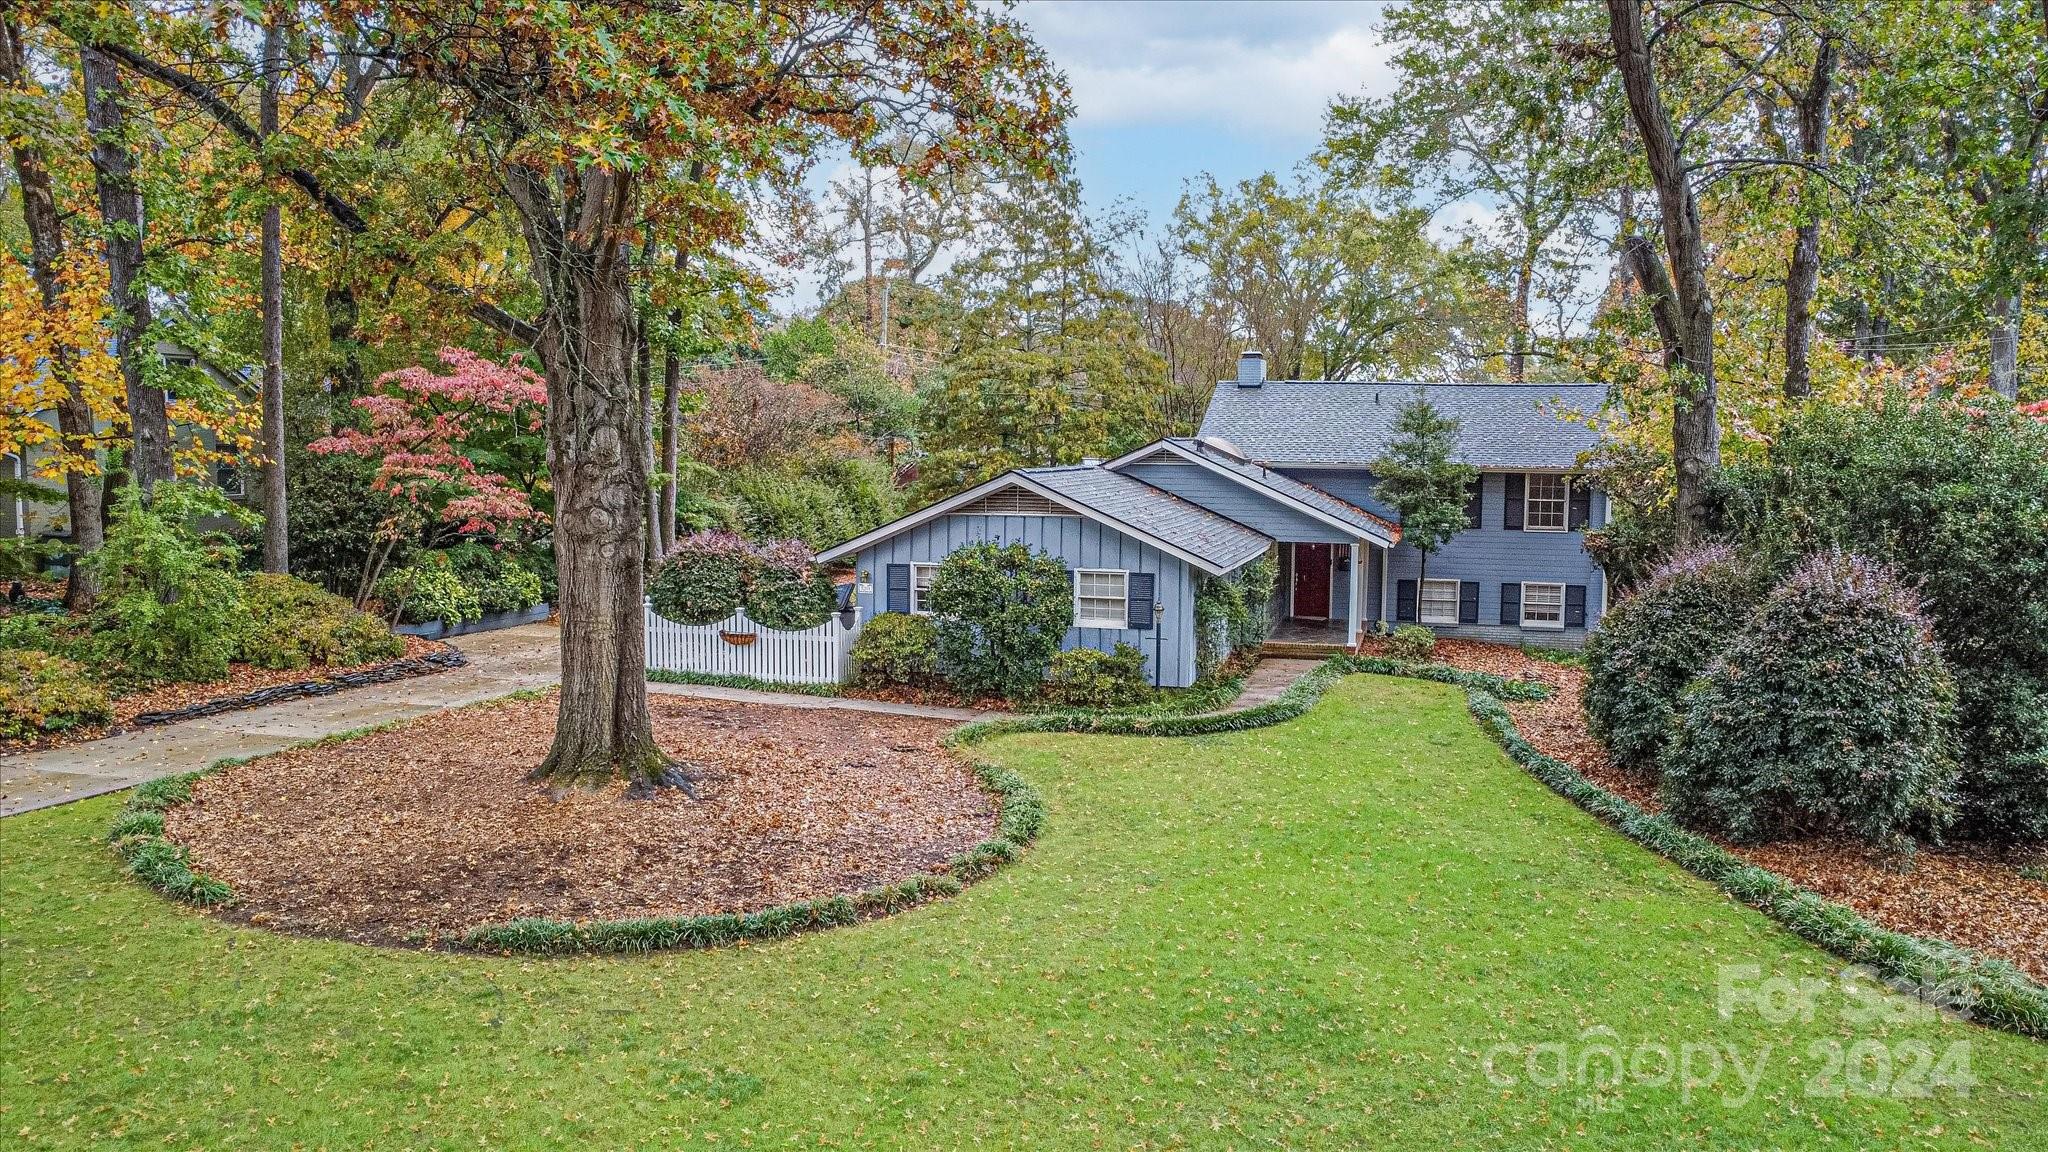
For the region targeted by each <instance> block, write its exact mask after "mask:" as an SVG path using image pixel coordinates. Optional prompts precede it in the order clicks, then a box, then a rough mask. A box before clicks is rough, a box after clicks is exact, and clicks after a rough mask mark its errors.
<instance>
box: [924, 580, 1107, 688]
mask: <svg viewBox="0 0 2048 1152" xmlns="http://www.w3.org/2000/svg"><path fill="white" fill-rule="evenodd" d="M928 602H929V603H930V605H931V610H932V615H933V616H935V617H937V618H938V623H939V668H940V669H941V670H942V671H943V672H944V673H945V674H946V677H947V678H948V679H950V680H951V681H953V683H954V684H956V685H958V686H959V687H960V688H962V689H963V690H965V691H967V692H969V693H971V694H974V695H996V696H1006V697H1009V698H1010V699H1012V700H1025V699H1029V698H1030V697H1032V696H1035V695H1037V693H1038V689H1039V685H1040V684H1041V683H1042V682H1043V681H1044V680H1045V669H1046V665H1048V664H1050V663H1052V658H1053V657H1054V656H1055V655H1057V654H1058V653H1059V650H1060V641H1061V640H1063V639H1065V638H1066V635H1067V629H1068V628H1069V627H1070V626H1071V625H1072V624H1073V622H1074V590H1073V586H1072V585H1071V584H1070V583H1069V581H1068V577H1067V570H1066V568H1065V567H1064V566H1063V565H1061V564H1060V562H1059V561H1058V560H1055V559H1053V558H1052V557H1051V556H1047V555H1045V554H1043V553H1037V552H1033V551H1032V550H1031V549H1030V548H1029V547H1027V546H1026V545H1024V544H996V543H993V542H991V541H983V542H981V543H978V544H969V545H967V546H966V547H964V548H959V549H956V550H955V551H954V552H953V553H952V554H951V555H949V556H947V557H946V559H945V560H944V561H943V562H941V563H940V564H939V570H938V572H937V573H935V574H934V575H933V576H932V588H931V594H930V597H929V601H928Z"/></svg>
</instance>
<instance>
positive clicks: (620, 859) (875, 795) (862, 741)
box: [166, 696, 997, 944]
mask: <svg viewBox="0 0 2048 1152" xmlns="http://www.w3.org/2000/svg"><path fill="white" fill-rule="evenodd" d="M650 707H651V708H652V710H653V713H654V730H655V738H656V740H657V741H658V742H659V743H660V745H661V747H662V748H663V749H664V750H665V751H666V752H667V753H668V754H669V755H670V756H672V757H675V758H677V759H678V760H682V761H686V762H687V763H688V764H689V765H690V766H691V767H692V769H693V770H694V771H696V772H697V773H699V775H700V776H701V779H700V782H699V784H698V787H697V791H698V799H696V800H692V799H690V798H688V797H687V796H685V795H683V794H682V793H681V792H679V791H675V790H669V789H663V790H661V791H660V792H658V793H657V794H656V795H655V796H653V797H652V798H646V799H628V798H626V797H625V795H624V789H623V787H621V786H619V785H613V786H611V787H610V788H607V789H604V790H601V791H589V792H569V793H567V794H565V795H563V796H561V797H560V798H559V799H557V798H551V797H550V795H549V792H548V789H547V788H546V787H544V786H542V785H537V784H534V783H531V782H529V781H528V780H527V779H526V773H527V772H528V771H530V770H531V769H532V768H533V767H534V766H535V765H536V764H538V763H539V762H540V759H541V757H542V755H543V754H544V753H545V752H546V751H547V748H548V745H549V742H550V740H551V739H552V738H553V733H554V721H555V700H554V698H553V696H549V697H546V698H541V699H533V700H514V701H506V702H502V703H498V704H494V705H490V706H486V707H481V708H472V709H464V710H459V711H454V712H446V713H441V714H437V715H434V716H430V717H423V718H421V719H419V720H416V721H413V722H412V723H410V724H407V725H405V726H403V727H400V728H396V729H392V730H390V731H386V732H380V733H375V734H372V735H370V736H366V737H363V738H360V739H357V740H351V741H347V742H345V743H340V744H331V745H326V746H324V747H314V748H303V749H299V750H297V751H293V752H286V753H282V754H280V755H277V756H272V757H267V758H265V759H262V760H257V761H253V762H251V763H250V764H247V765H243V766H239V767H234V768H228V769H225V770H223V771H221V772H219V773H216V774H215V775H212V776H209V777H207V778H205V779H204V780H202V781H200V783H199V785H198V787H197V788H196V789H195V792H194V798H193V800H192V802H190V803H188V804H184V805H181V806H180V807H178V808H176V809H173V810H172V812H171V813H170V816H169V819H168V820H167V822H166V823H167V829H166V831H167V833H168V835H169V836H170V837H171V838H172V839H174V840H176V841H178V842H179V843H182V844H185V845H186V846H188V847H189V848H191V849H192V853H193V856H194V858H195V862H196V864H197V866H198V867H199V868H200V869H201V870H202V871H204V872H206V873H207V874H209V875H212V876H215V877H217V878H219V879H221V880H224V881H226V882H227V883H228V885H229V886H230V887H232V888H233V889H234V890H235V893H236V896H237V898H238V901H237V904H236V905H235V907H234V908H233V909H232V910H230V911H229V912H228V913H227V914H228V915H233V916H240V917H242V918H243V919H245V920H248V921H250V922H252V923H253V922H258V921H257V920H256V918H257V917H259V916H260V917H263V920H262V921H261V923H263V924H264V925H265V926H267V927H273V928H278V929H281V930H284V931H290V932H298V933H306V934H315V935H322V936H338V937H342V938H345V939H350V940H359V941H366V942H373V943H382V944H400V943H415V942H419V940H420V938H421V936H422V935H424V936H425V937H427V938H429V939H432V938H446V937H449V936H454V935H459V934H460V933H462V932H463V931H464V930H466V929H468V928H471V927H474V926H476V925H479V924H483V923H488V922H493V921H502V920H510V919H514V918H517V917H523V916H538V917H548V918H554V919H571V920H595V919H620V918H629V917H643V916H688V915H696V914H701V913H714V912H735V911H749V910H753V909H757V908H764V907H768V906H770V905H775V904H782V903H786V902H789V901H792V900H799V899H806V898H810V897H818V896H830V895H833V894H836V893H843V892H853V891H857V890H859V889H863V888H870V887H874V886H876V885H879V884H884V883H889V882H893V881H897V880H901V879H904V878H906V877H908V876H911V875H913V874H916V873H920V872H926V871H930V870H932V869H934V868H936V867H938V866H940V865H942V864H943V863H944V862H945V861H946V860H947V859H948V858H950V857H952V856H954V855H956V854H958V853H960V852H962V851H964V850H966V849H968V848H970V847H973V846H974V845H975V844H978V843H980V842H981V841H983V840H986V839H988V838H989V836H990V835H991V834H992V833H993V831H994V828H995V816H996V807H997V806H996V802H995V800H994V799H993V798H992V797H991V796H989V795H988V794H987V793H986V792H984V791H983V790H982V788H981V786H980V784H979V783H978V782H977V781H976V780H975V778H974V774H973V772H972V771H971V770H969V769H968V768H967V767H966V766H965V765H964V764H962V763H960V762H959V761H957V760H955V759H954V758H953V757H951V756H950V755H948V754H947V753H946V752H944V751H943V750H942V749H941V748H940V747H939V739H940V737H942V736H943V735H944V733H945V732H946V730H947V729H948V728H949V727H950V725H948V724H945V723H942V722H935V721H931V720H925V719H921V718H915V717H900V716H884V715H879V714H876V713H868V712H855V711H852V710H847V709H824V708H782V707H773V706H767V705H756V704H735V703H730V702H726V701H717V700H694V699H691V698H688V697H676V696H657V697H655V698H654V699H653V700H651V701H650Z"/></svg>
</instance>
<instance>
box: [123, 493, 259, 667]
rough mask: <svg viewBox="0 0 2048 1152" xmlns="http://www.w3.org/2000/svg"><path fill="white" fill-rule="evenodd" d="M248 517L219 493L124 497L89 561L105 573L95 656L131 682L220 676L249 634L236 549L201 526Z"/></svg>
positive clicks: (138, 494) (158, 494) (127, 495)
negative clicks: (211, 520) (245, 631)
mask: <svg viewBox="0 0 2048 1152" xmlns="http://www.w3.org/2000/svg"><path fill="white" fill-rule="evenodd" d="M216 517H235V518H245V517H246V514H244V513H242V512H241V511H240V510H239V509H237V508H235V507H234V505H232V504H230V503H229V502H228V500H227V498H226V497H225V496H222V495H221V494H220V492H219V491H218V490H217V489H213V488H210V487H205V486H200V485H193V484H185V483H168V484H159V485H157V486H156V489H155V491H154V494H153V496H152V498H151V499H150V502H149V503H147V504H144V503H143V501H142V494H141V490H140V489H139V488H138V487H136V486H135V485H133V484H130V485H128V486H127V487H125V488H123V489H121V491H120V493H119V494H118V495H117V496H116V497H115V504H114V521H113V526H112V527H111V528H109V529H108V530H107V537H106V541H105V543H103V544H102V545H101V546H100V547H99V549H98V550H97V551H95V552H94V553H93V554H92V555H91V556H89V557H87V558H86V559H85V561H84V562H85V563H87V564H89V565H91V566H92V569H93V571H94V572H95V573H96V574H97V575H98V576H99V579H100V601H99V604H98V606H97V607H95V608H94V610H93V614H92V621H91V623H92V632H93V636H92V653H93V658H94V660H95V661H96V662H101V663H103V664H104V665H106V666H108V667H109V668H111V670H112V676H111V677H110V678H112V679H118V680H120V681H125V682H130V683H153V682H157V681H163V680H194V681H203V680H219V679H221V678H222V677H224V676H226V675H227V674H228V664H229V662H230V661H231V660H232V659H233V658H234V654H235V648H236V642H237V638H238V636H239V635H240V631H241V618H242V583H241V580H240V579H238V578H237V577H236V575H235V573H234V571H233V566H234V560H235V550H234V548H233V547H232V545H230V544H229V543H228V542H227V541H225V540H224V539H222V538H221V537H220V536H218V535H217V534H209V533H205V532H202V531H200V529H199V527H198V525H199V524H200V523H201V522H202V521H204V520H206V519H209V518H216Z"/></svg>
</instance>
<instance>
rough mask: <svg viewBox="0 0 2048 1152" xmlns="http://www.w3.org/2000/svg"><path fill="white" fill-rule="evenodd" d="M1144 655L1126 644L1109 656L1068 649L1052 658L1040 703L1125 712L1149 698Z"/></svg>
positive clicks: (1118, 647) (1119, 645)
mask: <svg viewBox="0 0 2048 1152" xmlns="http://www.w3.org/2000/svg"><path fill="white" fill-rule="evenodd" d="M1152 695H1153V691H1152V685H1151V684H1150V683H1149V682H1147V681H1146V679H1145V653H1144V652H1142V651H1140V650H1139V649H1138V648H1137V647H1136V646H1134V645H1130V644H1121V643H1120V644H1118V645H1117V646H1116V650H1115V651H1113V652H1101V651H1098V650H1096V649H1094V648H1070V649H1068V650H1067V651H1065V652H1062V653H1060V654H1059V655H1057V656H1054V657H1053V658H1052V668H1051V670H1050V671H1049V672H1048V673H1047V674H1046V677H1045V692H1044V696H1043V699H1044V702H1045V703H1047V704H1049V705H1051V706H1053V707H1055V708H1095V709H1102V708H1128V707H1130V706H1132V705H1134V704H1142V703H1144V702H1145V701H1146V700H1149V699H1151V698H1152Z"/></svg>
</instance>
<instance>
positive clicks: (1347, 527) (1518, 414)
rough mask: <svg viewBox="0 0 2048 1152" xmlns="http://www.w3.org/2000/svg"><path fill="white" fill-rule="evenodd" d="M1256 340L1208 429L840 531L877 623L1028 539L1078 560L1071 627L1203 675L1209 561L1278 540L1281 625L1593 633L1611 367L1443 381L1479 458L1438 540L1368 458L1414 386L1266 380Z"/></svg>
mask: <svg viewBox="0 0 2048 1152" xmlns="http://www.w3.org/2000/svg"><path fill="white" fill-rule="evenodd" d="M1264 367H1265V365H1264V360H1263V358H1262V357H1260V356H1259V354H1258V353H1255V352H1254V353H1246V354H1245V356H1244V357H1243V358H1242V359H1241V360H1240V361H1239V366H1238V377H1237V379H1235V380H1226V381H1223V382H1222V383H1220V384H1218V385H1217V386H1216V392H1215V395H1214V396H1213V397H1212V398H1211V400H1210V403H1209V409H1208V414H1207V416H1206V417H1205V418H1204V420H1203V422H1202V429H1201V435H1200V436H1198V437H1195V438H1188V439H1183V438H1171V439H1166V440H1160V441H1157V442H1155V443H1152V444H1148V445H1146V446H1145V447H1143V448H1140V449H1138V450H1137V451H1135V452H1131V453H1129V454H1127V455H1125V456H1122V457H1120V458H1118V459H1115V460H1111V461H1108V462H1107V463H1092V462H1091V463H1087V464H1081V465H1075V466H1071V467H1059V468H1024V469H1019V470H1016V471H1013V472H1009V473H1005V474H1004V475H1002V476H999V477H997V478H995V479H994V480H991V481H988V482H987V483H985V484H982V485H979V486H977V487H975V488H973V489H971V490H969V491H967V492H963V493H961V494H960V495H958V496H955V497H953V498H952V499H950V500H945V501H941V502H940V503H937V504H934V505H931V506H930V507H927V508H924V509H921V510H919V511H917V512H913V513H911V514H910V515H908V516H905V517H903V518H902V519H899V520H896V521H894V522H893V523H890V524H885V525H883V526H882V527H880V528H877V529H875V530H874V531H873V532H869V533H867V534H866V535H864V536H861V537H858V538H856V539H853V540H849V541H847V542H846V543H844V544H841V545H838V546H837V547H834V548H831V549H828V550H826V551H825V552H824V553H822V554H821V555H820V557H819V559H820V560H824V561H833V560H843V559H851V560H853V562H854V565H855V579H856V581H857V584H856V588H857V592H856V600H857V602H858V604H859V610H860V615H861V618H862V620H863V621H865V620H867V619H870V618H872V617H873V616H874V615H875V614H876V613H878V612H884V611H894V612H921V611H923V607H922V593H923V591H924V589H925V588H927V587H928V586H929V584H930V581H931V576H932V574H933V573H935V572H936V571H937V569H938V565H939V563H940V562H941V561H943V560H944V559H945V558H946V556H947V555H948V554H950V553H951V552H952V551H953V550H954V549H956V548H959V547H960V546H962V545H964V544H967V543H971V542H976V541H983V540H992V541H997V542H1000V543H1010V542H1015V541H1021V542H1023V543H1026V544H1029V545H1031V546H1032V547H1033V548H1035V549H1037V550H1040V551H1043V552H1045V553H1047V554H1049V555H1051V556H1053V557H1055V558H1057V559H1059V560H1060V561H1061V562H1062V563H1064V564H1065V565H1066V566H1067V568H1068V570H1069V571H1070V572H1072V573H1073V576H1074V581H1075V584H1074V590H1075V620H1074V626H1073V628H1072V629H1070V630H1069V631H1068V633H1067V637H1066V640H1065V645H1066V647H1069V648H1075V647H1088V648H1099V649H1103V650H1107V649H1109V648H1111V647H1114V646H1115V645H1116V643H1118V642H1119V641H1124V642H1130V643H1134V644H1137V645H1138V647H1139V648H1140V649H1141V650H1143V651H1144V652H1145V656H1146V661H1147V668H1148V672H1149V673H1150V675H1151V676H1152V678H1153V680H1154V682H1155V683H1158V684H1162V685H1166V686H1171V687H1180V686H1185V685H1187V684H1190V683H1192V682H1193V681H1194V678H1195V619H1194V598H1195V590H1196V588H1197V586H1198V583H1199V581H1201V580H1203V579H1215V578H1227V577H1231V576H1234V575H1236V574H1237V573H1239V572H1241V571H1242V569H1243V568H1244V566H1245V565H1246V564H1249V563H1250V562H1252V561H1253V560H1256V559H1258V558H1259V557H1260V556H1263V555H1265V554H1266V553H1267V551H1268V550H1269V549H1277V552H1278V556H1279V567H1280V579H1279V581H1278V583H1277V585H1276V587H1275V590H1274V596H1273V601H1272V604H1271V605H1270V611H1271V613H1272V616H1273V620H1274V623H1275V626H1276V630H1275V635H1276V638H1278V639H1281V640H1286V641H1295V642H1307V643H1314V644H1321V645H1324V646H1328V647H1330V648H1332V649H1334V648H1337V647H1343V646H1349V645H1351V644H1355V643H1356V642H1357V640H1358V637H1359V636H1360V635H1361V634H1363V633H1364V632H1365V631H1366V630H1367V629H1368V628H1370V627H1372V626H1375V625H1389V626H1390V625H1392V624H1395V623H1402V622H1410V621H1413V622H1418V623H1422V624H1426V625H1428V626H1430V627H1431V628H1434V629H1436V630H1437V631H1439V632H1442V633H1445V634H1447V635H1461V636H1471V637H1474V638H1478V639H1487V640H1504V641H1507V642H1509V643H1517V644H1519V643H1530V644H1537V645H1545V646H1559V647H1575V646H1577V645H1578V644H1580V643H1582V642H1583V640H1584V638H1585V634H1586V630H1587V629H1588V628H1590V627H1591V626H1592V625H1593V623H1594V622H1595V621H1596V620H1597V619H1598V618H1599V615H1600V612H1601V610H1602V608H1603V606H1604V604H1605V602H1606V581H1605V579H1604V577H1603V575H1602V574H1601V572H1600V570H1599V568H1598V566H1597V565H1595V564H1594V563H1593V561H1592V558H1591V557H1590V556H1588V555H1587V554H1586V552H1585V550H1584V548H1583V547H1582V532H1583V530H1584V529H1586V528H1588V527H1597V526H1598V525H1600V524H1601V523H1602V522H1603V521H1604V518H1605V515H1606V499H1605V497H1604V495H1603V494H1602V493H1601V492H1599V491H1598V490H1597V489H1595V488H1593V487H1592V486H1591V485H1590V484H1588V483H1587V482H1586V481H1585V480H1584V478H1583V477H1580V476H1578V475H1576V474H1575V473H1574V468H1575V466H1576V463H1577V460H1578V457H1579V454H1580V453H1581V452H1583V451H1585V450H1586V449H1588V448H1590V447H1592V446H1593V444H1594V442H1595V441H1596V439H1597V432H1596V431H1595V430H1594V429H1593V428H1592V427H1591V426H1590V424H1589V422H1588V421H1589V418H1590V417H1592V416H1593V415H1594V414H1596V413H1597V412H1598V411H1599V409H1600V407H1601V405H1602V404H1603V403H1604V402H1605V400H1606V389H1605V388H1604V387H1602V386H1600V385H1591V384H1579V385H1507V384H1442V385H1432V386H1430V387H1428V388H1427V389H1425V390H1424V394H1425V395H1426V396H1427V398H1428V399H1429V401H1430V403H1432V404H1433V405H1435V406H1436V407H1437V408H1438V409H1439V410H1440V411H1442V412H1444V413H1445V414H1446V415H1450V416H1454V417H1457V418H1458V419H1459V421H1460V422H1461V428H1460V432H1459V455H1460V458H1461V459H1463V460H1464V461H1465V462H1466V463H1469V464H1472V465H1475V466H1476V467H1478V468H1479V469H1480V473H1481V474H1480V481H1479V484H1478V486H1477V490H1476V491H1475V493H1474V496H1473V499H1472V501H1471V504H1470V507H1469V510H1468V512H1469V516H1470V522H1471V527H1470V528H1469V529H1468V530H1466V531H1464V532H1461V533H1460V534H1459V535H1458V536H1456V537H1455V538H1453V539H1452V540H1451V541H1450V542H1449V543H1448V544H1446V545H1445V546H1444V547H1443V548H1442V549H1440V550H1439V551H1437V552H1436V553H1435V554H1434V555H1432V556H1431V557H1430V561H1429V569H1428V579H1427V580H1426V581H1424V580H1422V579H1420V576H1421V572H1420V569H1421V556H1420V554H1419V553H1418V552H1417V551H1416V550H1415V549H1414V548H1413V547H1412V546H1409V545H1405V544H1403V543H1401V529H1400V525H1399V520H1398V517H1396V516H1395V515H1394V514H1393V513H1392V512H1391V511H1389V510H1388V509H1387V508H1385V507H1384V506H1381V505H1380V504H1378V503H1377V502H1376V501H1375V500H1374V498H1373V477H1372V471H1371V465H1372V462H1373V461H1374V460H1376V459H1378V458H1379V457H1380V455H1381V454H1382V453H1383V452H1384V451H1385V449H1386V447H1387V444H1388V442H1389V441H1390V440H1391V439H1392V436H1393V424H1394V418H1395V416H1396V414H1397V413H1398V411H1399V409H1400V406H1401V405H1402V404H1405V403H1407V402H1408V401H1409V400H1411V399H1413V397H1414V396H1415V392H1416V386H1415V385H1413V384H1398V383H1378V384H1374V383H1352V382H1348V381H1327V380H1270V381H1269V380H1267V379H1266V378H1265V371H1264Z"/></svg>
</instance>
